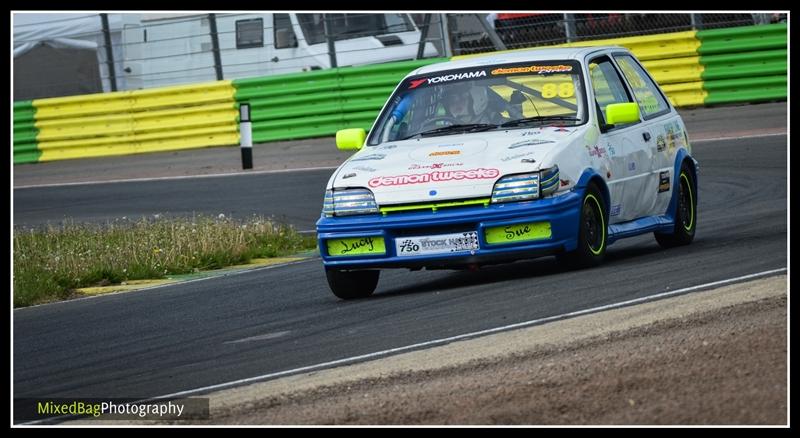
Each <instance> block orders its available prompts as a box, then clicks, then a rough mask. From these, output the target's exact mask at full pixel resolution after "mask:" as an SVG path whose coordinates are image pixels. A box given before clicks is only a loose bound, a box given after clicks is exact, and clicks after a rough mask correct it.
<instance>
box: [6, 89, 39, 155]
mask: <svg viewBox="0 0 800 438" xmlns="http://www.w3.org/2000/svg"><path fill="white" fill-rule="evenodd" d="M35 123H36V107H34V106H33V101H32V100H23V101H19V102H14V135H13V145H12V146H13V152H14V164H21V163H35V162H37V161H39V157H40V156H41V155H42V153H41V151H39V149H38V147H37V143H36V135H37V134H38V133H39V130H38V129H36V125H35Z"/></svg>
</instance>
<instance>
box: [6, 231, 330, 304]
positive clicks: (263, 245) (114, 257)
mask: <svg viewBox="0 0 800 438" xmlns="http://www.w3.org/2000/svg"><path fill="white" fill-rule="evenodd" d="M315 247H316V238H315V236H313V235H300V234H298V233H297V232H296V231H295V230H294V229H293V228H291V227H288V226H285V225H278V224H275V223H273V222H271V221H269V220H268V219H265V218H263V217H256V216H254V217H251V218H248V219H245V220H233V219H231V218H226V217H224V216H223V215H220V217H207V216H201V217H193V218H154V219H142V220H139V221H135V222H134V221H129V220H116V221H114V222H109V223H106V224H101V225H97V224H75V223H70V222H67V223H65V224H63V225H61V226H47V227H46V228H40V229H21V228H15V230H14V307H24V306H30V305H34V304H40V303H45V302H49V301H56V300H63V299H67V298H70V297H73V296H75V295H76V291H75V289H77V288H81V287H88V286H97V285H108V284H115V283H120V282H123V281H128V280H141V279H159V278H164V277H166V276H168V275H176V274H187V273H192V272H198V271H201V270H208V269H218V268H222V267H225V266H231V265H237V264H242V263H247V262H249V261H250V260H251V259H253V258H262V257H277V256H283V255H289V254H294V253H297V252H300V251H305V250H309V249H313V248H315Z"/></svg>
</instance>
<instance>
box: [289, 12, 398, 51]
mask: <svg viewBox="0 0 800 438" xmlns="http://www.w3.org/2000/svg"><path fill="white" fill-rule="evenodd" d="M325 15H327V16H328V17H327V18H328V20H329V26H330V27H331V29H330V34H331V35H332V36H333V38H334V39H336V40H346V39H351V38H360V37H365V36H375V35H386V34H390V33H398V32H411V31H413V30H414V26H413V25H412V24H411V20H409V18H408V16H407V15H406V14H297V20H298V21H299V22H300V28H301V29H303V34H304V35H305V38H306V42H307V43H308V44H320V43H324V42H325V24H324V19H325Z"/></svg>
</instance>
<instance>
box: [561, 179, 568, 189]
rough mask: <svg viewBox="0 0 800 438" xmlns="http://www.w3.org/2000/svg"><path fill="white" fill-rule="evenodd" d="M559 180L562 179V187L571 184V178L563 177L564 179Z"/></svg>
mask: <svg viewBox="0 0 800 438" xmlns="http://www.w3.org/2000/svg"><path fill="white" fill-rule="evenodd" d="M559 181H561V187H566V186H568V185H569V180H568V179H562V180H559Z"/></svg>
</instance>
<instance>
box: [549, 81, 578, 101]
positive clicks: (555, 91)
mask: <svg viewBox="0 0 800 438" xmlns="http://www.w3.org/2000/svg"><path fill="white" fill-rule="evenodd" d="M574 95H575V87H574V86H573V85H572V83H571V82H564V83H561V84H558V85H556V84H554V83H552V82H549V83H546V84H544V85H542V97H543V98H545V99H552V98H554V97H556V96H558V97H563V98H567V97H572V96H574Z"/></svg>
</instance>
